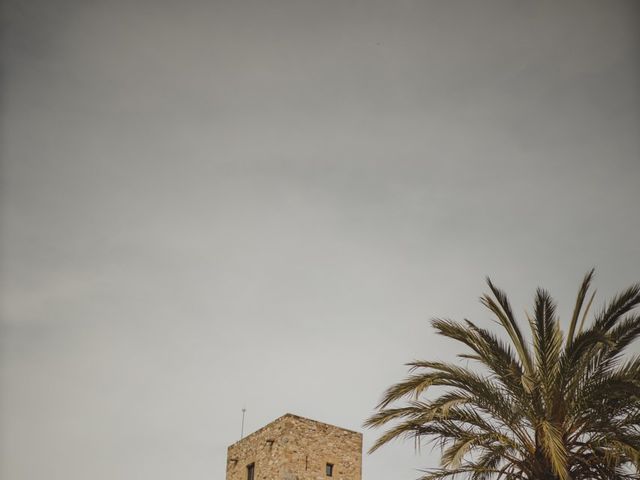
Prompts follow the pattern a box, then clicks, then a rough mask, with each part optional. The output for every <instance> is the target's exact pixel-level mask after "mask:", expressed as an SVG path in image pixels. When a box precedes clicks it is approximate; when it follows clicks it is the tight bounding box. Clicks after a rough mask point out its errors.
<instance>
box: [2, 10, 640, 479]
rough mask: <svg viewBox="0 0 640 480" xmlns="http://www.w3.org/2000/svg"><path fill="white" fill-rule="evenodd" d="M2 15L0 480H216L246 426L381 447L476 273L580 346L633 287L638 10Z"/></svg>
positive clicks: (377, 467)
mask: <svg viewBox="0 0 640 480" xmlns="http://www.w3.org/2000/svg"><path fill="white" fill-rule="evenodd" d="M2 8H3V14H2V31H3V36H4V38H3V40H2V42H0V43H1V44H2V51H1V55H2V67H3V75H2V84H1V96H2V98H1V110H0V126H1V136H2V139H1V143H0V145H1V146H0V148H1V154H2V155H1V157H2V164H1V180H0V187H1V188H0V190H1V193H0V263H1V265H2V267H1V269H0V313H1V319H2V324H1V329H0V359H1V362H0V425H1V428H0V476H1V477H2V478H3V479H6V480H33V479H40V478H47V479H50V480H59V479H60V480H62V479H64V480H80V479H82V480H84V479H87V478H91V479H92V480H103V479H104V480H107V479H108V480H113V479H131V480H151V479H153V480H165V479H166V480H168V479H175V478H180V479H184V480H186V479H193V480H205V479H208V480H210V479H222V478H223V476H224V474H225V461H226V460H225V459H226V447H227V446H228V445H230V444H231V443H233V442H235V441H236V440H238V438H239V436H240V427H241V409H242V408H246V409H247V414H246V424H245V433H247V432H250V431H253V430H255V429H257V428H259V427H261V426H263V425H264V424H266V423H268V422H269V421H271V420H273V419H275V418H277V417H279V416H280V415H282V414H284V413H286V412H291V413H295V414H299V415H303V416H306V417H310V418H314V419H317V420H320V421H324V422H328V423H332V424H336V425H339V426H342V427H346V428H350V429H355V430H358V431H362V432H363V433H364V441H365V449H366V448H368V447H369V446H370V445H371V444H372V442H373V441H374V439H375V438H376V435H378V434H380V433H381V432H379V431H374V430H366V429H363V427H362V423H363V422H364V420H365V419H366V418H367V417H368V416H369V415H370V414H371V413H373V411H374V407H375V405H376V403H377V402H378V400H379V399H380V396H381V394H382V392H383V390H384V389H385V388H386V387H388V386H389V385H391V384H392V383H394V382H397V381H399V380H401V379H402V378H403V377H404V375H405V374H406V367H405V366H404V364H405V363H406V362H408V361H411V360H413V359H417V358H418V359H445V360H446V359H451V358H453V353H456V352H457V350H456V349H455V348H456V347H455V345H452V344H450V343H446V342H444V341H443V340H442V339H441V338H437V337H436V336H435V335H434V333H433V331H432V330H431V328H430V326H429V319H430V318H433V317H450V318H454V319H463V318H470V319H473V320H474V321H476V322H477V323H479V324H481V325H483V326H491V325H493V323H491V317H490V315H489V314H488V313H487V312H486V311H484V310H483V309H482V307H481V306H480V304H479V303H478V297H479V296H480V295H481V294H482V293H483V292H485V291H486V287H485V283H484V281H485V277H486V276H487V275H488V276H490V277H491V278H492V279H493V280H494V281H495V283H496V284H497V285H499V286H501V287H503V288H504V289H505V290H507V292H508V293H509V294H510V295H511V298H512V302H513V304H514V308H515V311H516V312H518V313H519V315H520V318H522V317H523V316H524V313H523V312H524V309H525V308H527V306H528V305H530V304H531V303H532V299H533V295H534V291H535V288H536V287H537V286H544V287H545V288H548V289H549V290H550V291H551V292H552V294H553V295H554V296H555V297H556V299H557V300H558V303H559V312H560V314H561V316H562V317H563V319H564V320H563V321H565V322H566V320H567V316H568V312H569V311H570V309H571V308H572V304H573V299H574V298H575V294H576V291H577V288H578V285H579V282H580V280H581V278H582V276H583V275H584V273H585V272H586V271H587V270H588V269H590V268H591V267H596V269H597V274H596V280H595V285H596V287H597V288H598V294H597V296H596V304H598V302H600V303H599V305H601V304H602V302H603V301H604V300H605V299H606V298H607V297H610V296H611V295H612V294H613V293H615V292H616V291H619V290H622V289H623V288H625V287H627V286H628V285H630V284H631V283H634V282H637V281H639V280H640V269H639V267H640V241H639V240H640V216H639V215H638V205H639V204H640V188H639V187H640V135H639V132H640V55H639V52H640V49H639V47H640V27H638V25H640V23H639V21H638V20H639V19H640V18H639V13H640V11H639V7H638V4H637V2H634V1H608V2H601V1H565V2H557V1H536V2H524V1H484V2H477V1H435V0H434V1H428V0H422V1H408V0H398V1H394V2H389V1H376V0H369V1H364V0H362V1H358V0H340V1H338V0H326V1H317V0H316V1H311V0H297V1H294V0H260V1H244V0H233V1H222V0H220V1H216V0H209V1H204V0H203V1H197V0H181V1H168V0H164V1H163V0H158V1H151V0H139V1H130V0H128V1H124V0H114V1H109V2H98V1H87V0H82V1H80V0H55V1H52V0H20V1H17V0H6V1H5V2H3V7H2ZM634 349H635V350H634V351H635V352H639V351H640V348H639V347H638V346H637V345H636V346H635V347H634ZM437 464H438V456H437V452H431V451H430V450H429V449H424V450H422V451H421V452H415V451H414V448H413V444H412V443H411V442H407V443H402V442H399V443H394V444H392V445H390V446H388V447H386V448H383V449H381V450H379V451H378V452H376V453H374V454H372V455H365V456H364V459H363V469H364V480H387V479H389V478H394V479H397V480H413V479H415V478H416V477H418V476H419V474H420V472H419V471H418V470H419V469H420V468H426V467H435V466H437Z"/></svg>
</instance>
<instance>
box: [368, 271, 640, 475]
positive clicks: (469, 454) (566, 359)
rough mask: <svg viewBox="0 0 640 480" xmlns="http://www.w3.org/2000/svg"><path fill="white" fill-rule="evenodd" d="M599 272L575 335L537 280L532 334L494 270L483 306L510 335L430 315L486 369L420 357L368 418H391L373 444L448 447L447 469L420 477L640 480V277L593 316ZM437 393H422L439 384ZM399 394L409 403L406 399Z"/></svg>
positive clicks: (575, 317)
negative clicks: (638, 346) (634, 350)
mask: <svg viewBox="0 0 640 480" xmlns="http://www.w3.org/2000/svg"><path fill="white" fill-rule="evenodd" d="M592 277H593V270H592V271H590V272H589V273H588V274H587V275H586V276H585V278H584V280H583V282H582V285H581V286H580V290H579V291H578V296H577V299H576V304H575V308H574V310H573V314H572V316H571V319H570V322H569V328H568V331H567V334H566V335H564V334H563V332H562V331H561V330H560V321H559V319H558V318H557V316H556V306H555V302H554V301H553V299H552V298H551V297H550V295H549V294H548V293H547V292H546V291H545V290H542V289H538V291H537V292H536V295H535V302H534V311H533V315H531V316H529V315H527V317H528V318H527V319H528V323H529V326H530V330H531V336H530V338H525V335H524V333H523V331H522V330H521V329H520V326H519V324H518V323H517V322H516V320H515V317H514V315H513V312H512V309H511V306H510V304H509V300H508V299H507V296H506V295H505V294H504V292H502V291H501V290H500V289H498V288H497V287H496V286H495V285H494V284H493V283H492V282H491V280H487V283H488V285H489V289H490V290H491V294H487V295H484V296H483V297H481V302H482V304H483V305H484V306H485V307H487V308H488V309H489V310H490V311H491V312H492V314H493V315H495V317H496V319H497V320H498V323H499V324H500V325H501V326H502V327H503V328H504V330H505V331H506V337H505V340H503V339H502V338H501V337H499V336H498V335H496V334H494V333H493V332H491V331H489V330H486V329H484V328H481V327H479V326H478V325H476V324H475V323H473V322H471V321H469V320H465V321H464V322H455V321H452V320H446V319H435V320H432V325H433V327H434V328H435V330H436V332H437V333H438V334H440V335H443V336H445V337H448V338H451V339H453V340H456V341H458V342H460V343H462V344H464V345H465V346H466V347H467V349H468V351H467V352H465V353H463V354H461V355H459V356H460V357H462V358H464V359H470V360H473V361H476V362H477V363H478V366H479V368H478V369H477V370H471V369H469V368H466V367H461V366H459V365H455V364H451V363H442V362H436V361H414V362H411V363H409V364H408V365H409V366H410V372H411V373H410V375H409V376H408V377H407V378H406V379H404V380H403V381H402V382H400V383H398V384H396V385H393V386H391V387H390V388H389V389H387V391H386V392H385V393H384V396H383V399H382V401H381V402H380V404H379V405H378V407H377V411H376V413H375V414H373V415H372V416H371V417H370V418H369V419H368V420H367V422H366V424H365V425H367V426H370V427H381V426H387V430H386V431H385V433H383V434H382V436H381V437H380V438H379V439H378V440H377V441H376V443H375V444H374V445H373V447H372V448H371V451H374V450H376V449H378V448H379V447H380V446H382V445H384V444H386V443H388V442H389V441H391V440H393V439H395V438H399V437H405V438H406V437H408V438H413V439H415V440H416V442H420V441H421V440H422V439H425V440H429V441H431V442H433V443H434V444H435V445H436V446H439V447H440V448H441V449H442V457H441V463H442V465H441V467H440V468H437V469H430V470H427V471H426V474H425V476H424V477H423V480H435V479H441V478H451V477H455V476H459V478H469V479H472V480H490V479H509V480H511V479H523V480H524V479H526V480H534V479H535V480H547V479H551V480H569V479H580V480H582V479H585V480H587V479H608V480H613V479H627V478H628V479H631V478H633V479H636V480H637V479H638V478H639V477H638V474H639V473H640V357H638V356H634V357H628V358H625V357H624V353H625V349H626V348H627V347H628V346H629V345H630V344H631V342H633V341H634V340H635V339H636V338H638V336H640V315H638V314H637V313H634V309H635V308H636V307H637V306H638V305H639V304H640V284H636V285H634V286H632V287H630V288H628V289H627V290H625V291H624V292H622V293H620V294H619V295H617V296H616V297H614V298H613V299H612V300H611V301H610V302H608V303H607V304H606V305H605V306H604V307H603V308H602V310H601V311H600V312H599V313H597V314H596V315H594V317H593V319H592V320H591V321H590V322H585V320H586V319H587V315H588V312H589V309H590V307H591V303H592V301H593V295H594V294H595V292H594V294H590V292H589V290H590V284H591V280H592ZM433 386H437V387H444V388H439V389H438V392H439V393H440V394H439V396H437V397H436V398H435V399H431V398H425V395H424V394H425V393H427V391H428V389H429V388H430V387H433ZM399 402H402V403H399Z"/></svg>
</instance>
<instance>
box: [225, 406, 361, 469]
mask: <svg viewBox="0 0 640 480" xmlns="http://www.w3.org/2000/svg"><path fill="white" fill-rule="evenodd" d="M361 477H362V434H361V433H357V432H353V431H351V430H346V429H344V428H340V427H335V426H333V425H328V424H326V423H321V422H316V421H315V420H310V419H308V418H303V417H299V416H297V415H292V414H290V413H287V414H286V415H283V416H282V417H280V418H278V419H277V420H274V421H273V422H271V423H269V424H268V425H266V426H264V427H262V428H261V429H260V430H257V431H256V432H254V433H252V434H251V435H248V436H246V437H244V438H243V439H242V440H240V441H238V442H236V443H234V444H233V445H231V446H230V447H229V448H228V450H227V480H361Z"/></svg>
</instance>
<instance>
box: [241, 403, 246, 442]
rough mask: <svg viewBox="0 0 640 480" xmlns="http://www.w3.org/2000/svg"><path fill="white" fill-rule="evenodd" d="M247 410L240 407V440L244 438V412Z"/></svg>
mask: <svg viewBox="0 0 640 480" xmlns="http://www.w3.org/2000/svg"><path fill="white" fill-rule="evenodd" d="M246 411H247V409H246V408H243V409H242V426H241V427H240V439H241V440H242V439H243V438H244V414H245V412H246Z"/></svg>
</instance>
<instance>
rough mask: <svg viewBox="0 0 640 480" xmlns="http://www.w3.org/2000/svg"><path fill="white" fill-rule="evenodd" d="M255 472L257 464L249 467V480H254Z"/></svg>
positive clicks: (251, 464)
mask: <svg viewBox="0 0 640 480" xmlns="http://www.w3.org/2000/svg"><path fill="white" fill-rule="evenodd" d="M255 471H256V464H255V463H250V464H249V465H247V480H253V477H254V473H255Z"/></svg>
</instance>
